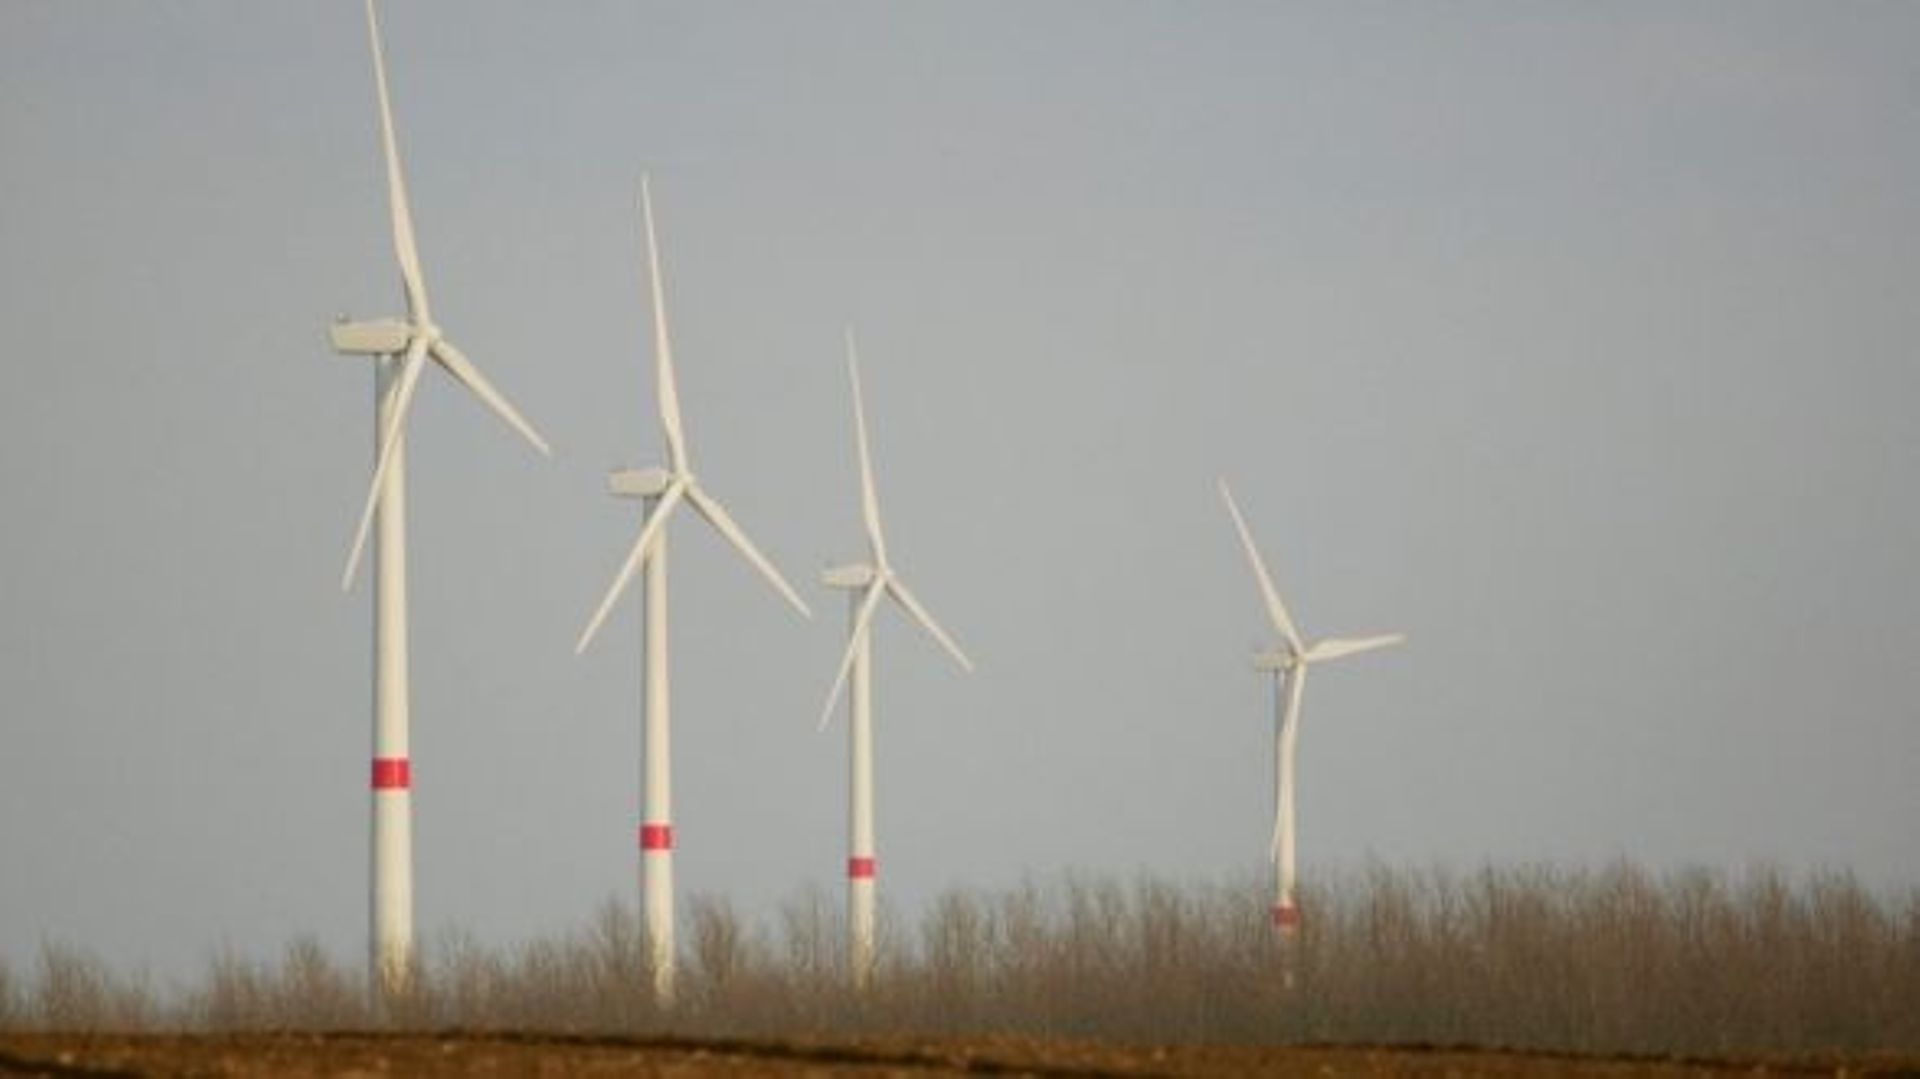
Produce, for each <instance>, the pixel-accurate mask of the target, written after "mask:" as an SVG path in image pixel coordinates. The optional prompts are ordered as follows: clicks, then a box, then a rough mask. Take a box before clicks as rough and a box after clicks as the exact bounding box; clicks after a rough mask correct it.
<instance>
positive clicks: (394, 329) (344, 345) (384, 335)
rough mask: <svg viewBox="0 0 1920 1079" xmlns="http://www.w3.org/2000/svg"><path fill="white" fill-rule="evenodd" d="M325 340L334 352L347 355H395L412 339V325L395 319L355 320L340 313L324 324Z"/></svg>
mask: <svg viewBox="0 0 1920 1079" xmlns="http://www.w3.org/2000/svg"><path fill="white" fill-rule="evenodd" d="M327 339H328V340H329V341H330V342H332V344H333V350H334V351H335V352H338V353H341V354H342V355H346V356H397V355H399V354H400V353H402V352H405V351H406V350H407V345H408V343H409V342H411V341H412V340H413V324H412V323H411V322H407V321H406V320H404V319H397V318H379V319H373V320H371V321H368V322H354V321H352V320H350V319H348V318H346V317H345V316H341V317H340V318H338V319H335V320H334V323H333V325H331V326H328V327H327Z"/></svg>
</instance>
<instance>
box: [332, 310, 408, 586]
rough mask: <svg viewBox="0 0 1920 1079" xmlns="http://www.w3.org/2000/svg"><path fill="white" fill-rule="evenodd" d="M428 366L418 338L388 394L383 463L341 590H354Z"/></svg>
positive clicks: (371, 489)
mask: <svg viewBox="0 0 1920 1079" xmlns="http://www.w3.org/2000/svg"><path fill="white" fill-rule="evenodd" d="M426 366H427V339H426V338H424V337H416V338H414V339H413V343H412V344H410V345H408V346H407V354H406V357H405V358H404V359H402V360H401V361H400V374H399V375H398V376H397V377H398V379H399V381H398V382H396V383H395V384H394V386H393V388H392V389H391V390H388V391H387V392H388V393H391V394H392V395H393V404H392V406H391V407H390V408H388V410H387V418H386V424H387V425H386V428H385V429H384V430H383V431H382V432H381V434H380V460H379V461H377V462H375V463H374V466H373V482H372V483H371V484H370V485H369V486H368V487H367V505H366V508H365V509H363V510H361V511H360V527H359V528H358V529H357V530H355V532H354V533H353V550H352V551H350V552H348V553H347V571H346V572H345V573H343V574H341V575H340V590H341V591H343V592H344V591H346V590H348V589H350V588H352V587H353V574H354V571H356V570H358V569H359V568H360V552H361V551H363V550H364V549H365V548H366V546H367V532H368V531H369V530H370V529H371V528H372V527H373V511H374V508H375V507H376V506H377V505H379V503H380V488H381V485H383V484H384V483H386V481H387V466H388V465H389V464H391V463H392V462H393V450H394V447H395V446H397V445H399V443H400V432H401V430H402V429H403V428H404V427H405V425H406V422H407V408H408V406H409V405H410V404H411V403H412V402H413V390H414V387H416V386H418V385H419V384H420V372H421V371H423V370H425V369H426Z"/></svg>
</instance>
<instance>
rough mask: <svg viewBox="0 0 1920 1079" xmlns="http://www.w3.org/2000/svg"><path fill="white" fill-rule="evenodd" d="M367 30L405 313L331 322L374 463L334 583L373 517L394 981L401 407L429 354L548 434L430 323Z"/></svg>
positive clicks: (383, 79) (405, 930)
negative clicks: (369, 382) (366, 417)
mask: <svg viewBox="0 0 1920 1079" xmlns="http://www.w3.org/2000/svg"><path fill="white" fill-rule="evenodd" d="M367 35H368V37H369V39H370V40H371V41H372V43H373V76H374V85H375V87H376V88H377V89H378V91H379V98H380V142H381V146H382V148H383V150H384V152H385V156H386V162H387V200H388V209H389V210H390V212H391V214H392V217H393V249H394V254H395V255H397V256H398V258H399V261H400V280H401V283H402V285H403V286H404V288H405V290H406V298H407V317H406V318H404V319H395V318H389V319H379V320H375V321H372V322H349V321H346V320H344V319H343V320H341V321H338V322H335V323H334V324H333V326H332V327H331V329H330V336H331V338H332V343H333V348H334V350H335V351H336V352H342V353H347V354H350V355H356V356H374V357H378V359H377V360H376V368H375V372H376V373H375V378H374V387H375V388H374V400H375V421H374V427H375V438H376V442H375V444H374V445H375V463H374V467H373V481H372V483H371V484H370V485H369V487H368V491H367V502H366V508H365V509H364V510H363V511H362V512H361V514H360V526H359V528H358V529H357V530H356V531H355V533H354V537H353V549H352V551H351V553H349V554H348V555H347V568H346V572H345V573H344V574H343V575H342V577H341V581H340V585H341V588H343V589H346V588H350V587H351V586H352V584H353V577H354V571H355V569H356V568H358V566H359V564H360V554H361V551H362V550H363V549H364V548H365V546H366V542H367V535H368V532H369V531H370V530H371V528H372V525H373V522H374V521H375V520H376V519H378V521H379V523H380V527H379V531H378V534H377V538H376V539H375V540H374V620H373V639H374V665H373V687H374V688H373V865H372V892H373V895H372V899H371V902H370V916H371V922H372V928H371V933H370V938H371V940H370V952H371V964H372V968H373V979H374V982H375V984H376V985H377V986H379V987H380V988H382V989H384V990H387V991H395V990H398V989H401V988H403V987H404V986H405V984H406V981H407V979H408V978H409V977H410V974H411V969H412V963H413V841H412V802H411V786H412V768H411V763H410V759H409V757H408V753H407V696H408V694H407V553H406V479H405V476H406V465H405V446H404V444H403V443H404V440H405V435H406V419H407V408H408V406H409V405H410V404H411V403H412V401H413V392H414V389H415V388H416V387H417V386H418V385H419V383H420V373H421V372H422V371H423V370H425V369H426V363H427V360H428V359H429V358H431V359H432V360H433V361H434V363H436V364H437V365H439V367H440V369H441V370H443V371H445V372H446V373H447V374H449V375H451V376H453V379H454V380H455V381H456V382H459V383H460V384H461V385H463V386H465V387H466V388H467V389H468V390H469V391H470V392H472V393H473V395H474V396H476V397H478V398H479V399H480V401H481V403H482V404H484V405H486V406H487V407H488V408H490V409H492V410H493V412H494V413H495V414H496V415H498V416H499V417H500V418H501V419H503V420H505V421H506V423H507V425H508V426H509V427H512V428H513V429H514V430H515V431H518V432H519V433H520V434H521V436H522V437H524V438H525V439H526V440H527V441H528V442H531V443H533V445H534V447H535V448H536V449H538V450H539V451H540V452H541V453H543V454H544V453H548V452H549V451H548V449H547V444H546V442H545V440H543V439H542V438H541V437H540V436H539V434H537V433H536V432H535V431H534V429H533V427H532V426H531V425H530V424H528V423H527V421H526V420H524V419H522V418H521V416H520V413H519V412H517V411H515V410H514V407H513V405H511V404H509V403H508V402H507V399H506V398H505V397H503V396H501V395H500V393H499V391H497V390H495V389H494V388H493V385H492V384H491V383H489V382H488V381H487V380H486V378H485V377H484V376H483V375H481V374H480V371H479V369H478V368H476V367H475V366H474V365H473V364H472V362H471V361H469V360H468V359H467V357H466V356H465V355H464V354H462V353H461V352H460V350H459V349H457V348H455V347H454V346H453V342H451V341H449V340H447V338H446V337H445V335H443V334H442V333H441V330H440V327H439V326H437V325H435V323H434V321H433V316H432V314H431V313H430V310H429V308H428V306H427V286H426V282H425V281H424V280H423V279H422V277H421V273H420V255H419V251H418V249H417V247H416V246H415V243H414V237H413V217H412V214H411V212H410V211H409V209H408V206H407V189H406V180H405V178H404V177H403V176H402V174H401V169H400V151H399V148H398V146H397V144H396V141H395V138H394V133H393V107H392V105H391V103H390V101H389V99H388V95H387V68H386V58H385V55H384V54H383V52H382V50H381V47H380V24H379V22H378V20H377V18H376V16H375V14H374V10H373V0H367Z"/></svg>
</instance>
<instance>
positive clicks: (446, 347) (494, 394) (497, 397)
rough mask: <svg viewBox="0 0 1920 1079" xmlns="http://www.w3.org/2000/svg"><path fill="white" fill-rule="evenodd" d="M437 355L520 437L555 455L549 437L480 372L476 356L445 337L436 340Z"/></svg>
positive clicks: (457, 377) (434, 349) (434, 352)
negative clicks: (544, 436) (546, 437)
mask: <svg viewBox="0 0 1920 1079" xmlns="http://www.w3.org/2000/svg"><path fill="white" fill-rule="evenodd" d="M433 358H434V359H436V360H438V361H440V366H441V367H443V368H445V369H446V372H447V374H450V375H452V376H453V377H454V378H455V379H456V380H458V381H459V383H460V384H461V385H462V386H465V387H466V388H467V389H469V390H472V391H473V395H474V396H475V397H478V398H479V399H480V401H481V403H483V404H485V405H486V406H487V407H488V408H490V409H492V410H493V411H494V414H495V415H497V416H499V417H500V418H501V419H503V420H505V421H507V426H509V427H511V428H513V429H514V430H516V431H518V432H520V437H522V438H524V439H526V440H527V441H528V442H531V443H533V448H534V449H536V450H539V451H540V452H541V453H543V454H545V455H547V456H549V457H551V456H553V451H552V450H551V449H549V448H548V447H547V440H546V439H544V438H541V437H540V433H539V432H538V431H535V430H534V429H533V425H532V424H530V423H528V422H527V421H526V419H525V418H524V417H522V416H521V415H520V412H519V410H518V409H515V408H514V407H513V405H512V404H511V403H510V402H508V400H507V399H506V397H505V396H504V395H502V394H501V392H500V391H499V390H496V389H494V388H493V383H491V382H488V381H487V377H486V376H485V375H483V374H481V373H480V369H479V368H478V367H475V366H474V365H473V361H472V360H469V359H467V357H466V355H465V354H464V353H462V352H461V351H460V350H459V349H457V348H455V347H453V342H451V341H449V340H447V339H446V338H444V337H443V338H440V339H439V340H437V341H435V342H434V343H433Z"/></svg>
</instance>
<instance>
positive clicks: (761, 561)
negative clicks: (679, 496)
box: [687, 484, 813, 618]
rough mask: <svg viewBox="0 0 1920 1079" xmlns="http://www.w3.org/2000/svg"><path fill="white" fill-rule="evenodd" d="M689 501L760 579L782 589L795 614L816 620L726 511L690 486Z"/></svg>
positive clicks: (697, 489) (798, 595)
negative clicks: (744, 558) (747, 562)
mask: <svg viewBox="0 0 1920 1079" xmlns="http://www.w3.org/2000/svg"><path fill="white" fill-rule="evenodd" d="M687 501H689V502H692V503H693V508H694V509H696V510H698V511H700V516H702V517H705V518H706V519H707V523H708V524H710V525H712V526H713V527H714V530H715V531H717V532H719V533H720V534H721V535H722V536H725V537H726V538H727V542H729V543H731V544H733V546H734V548H735V549H737V550H738V551H739V552H740V553H741V554H742V555H744V556H746V559H747V561H749V562H751V563H753V567H754V568H755V569H757V570H759V571H760V575H761V576H763V577H765V578H766V579H767V580H768V581H770V582H771V583H772V584H773V587H775V588H777V589H779V590H780V594H781V595H783V596H785V597H787V602H788V603H791V604H793V607H794V610H797V611H799V612H800V613H801V614H803V615H806V616H807V617H808V618H812V617H813V612H812V611H810V610H808V609H807V604H806V601H805V600H802V599H801V598H800V593H798V592H795V591H794V590H793V586H792V585H790V584H788V583H787V579H786V578H785V577H782V576H781V575H780V571H779V570H777V569H775V568H774V565H773V563H772V562H770V561H768V559H767V556H766V555H763V554H761V553H760V548H758V547H755V546H754V545H753V541H752V540H750V539H748V538H747V534H746V533H745V532H743V531H741V529H740V526H739V525H737V524H735V523H734V520H733V517H732V516H731V515H729V514H728V513H727V511H726V507H724V506H722V505H720V503H719V502H717V501H715V500H714V497H713V496H712V495H710V494H708V493H707V492H705V491H703V490H701V489H700V488H699V487H697V486H694V485H691V484H689V485H688V486H687Z"/></svg>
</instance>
